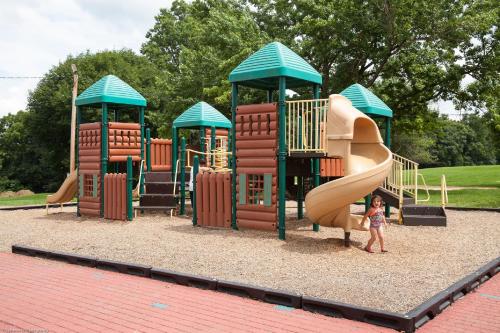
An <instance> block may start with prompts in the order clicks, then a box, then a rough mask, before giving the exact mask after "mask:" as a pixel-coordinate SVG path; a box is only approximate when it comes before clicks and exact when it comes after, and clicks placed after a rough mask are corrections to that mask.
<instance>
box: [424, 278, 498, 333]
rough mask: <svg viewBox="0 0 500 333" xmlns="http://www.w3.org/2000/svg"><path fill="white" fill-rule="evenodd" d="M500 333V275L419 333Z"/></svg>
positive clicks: (454, 305)
mask: <svg viewBox="0 0 500 333" xmlns="http://www.w3.org/2000/svg"><path fill="white" fill-rule="evenodd" d="M447 332H457V333H476V332H488V333H500V274H497V275H495V276H494V277H493V278H491V279H490V280H488V281H486V282H485V283H484V284H482V285H481V286H479V288H478V289H476V290H475V291H473V292H471V293H469V294H467V295H466V296H465V297H463V298H461V299H459V300H458V301H456V302H455V303H453V305H452V306H450V307H448V308H447V309H445V310H444V311H443V312H442V313H441V314H439V315H438V316H436V318H435V319H433V320H431V321H430V322H428V323H427V324H425V325H424V326H422V328H421V329H419V330H417V333H447Z"/></svg>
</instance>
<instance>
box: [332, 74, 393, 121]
mask: <svg viewBox="0 0 500 333" xmlns="http://www.w3.org/2000/svg"><path fill="white" fill-rule="evenodd" d="M340 94H341V95H342V96H344V97H347V98H349V99H350V100H351V102H352V105H353V106H354V107H355V108H356V109H358V110H360V111H362V112H364V113H366V114H368V115H376V116H383V117H389V118H392V110H391V109H390V108H389V107H388V106H387V104H385V103H384V102H382V100H381V99H380V98H378V97H377V96H376V95H375V94H374V93H372V92H371V91H370V90H368V89H366V88H365V87H363V86H362V85H360V84H358V83H356V84H353V85H351V86H349V87H347V88H345V89H344V90H343V91H342V92H341V93H340Z"/></svg>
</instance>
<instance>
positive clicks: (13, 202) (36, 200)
mask: <svg viewBox="0 0 500 333" xmlns="http://www.w3.org/2000/svg"><path fill="white" fill-rule="evenodd" d="M48 194H50V193H37V194H34V195H26V196H22V197H12V198H0V206H28V205H43V204H45V199H46V198H47V195H48Z"/></svg>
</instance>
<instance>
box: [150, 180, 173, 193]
mask: <svg viewBox="0 0 500 333" xmlns="http://www.w3.org/2000/svg"><path fill="white" fill-rule="evenodd" d="M145 185H146V193H148V194H169V193H173V191H174V183H173V182H148V183H145ZM178 188H179V184H177V189H178Z"/></svg>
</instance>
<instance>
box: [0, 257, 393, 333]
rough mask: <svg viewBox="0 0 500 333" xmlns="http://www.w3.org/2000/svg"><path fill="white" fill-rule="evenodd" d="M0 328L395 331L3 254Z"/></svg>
mask: <svg viewBox="0 0 500 333" xmlns="http://www.w3.org/2000/svg"><path fill="white" fill-rule="evenodd" d="M0 302H1V303H0V332H2V333H3V332H21V329H23V330H31V331H30V332H301V333H302V332H394V331H393V330H391V329H387V328H383V327H377V326H372V325H369V324H366V323H361V322H356V321H350V320H346V319H339V318H332V317H327V316H322V315H318V314H313V313H310V312H306V311H303V310H300V309H292V308H287V307H281V306H276V305H273V304H268V303H263V302H258V301H254V300H250V299H246V298H240V297H236V296H231V295H227V294H223V293H218V292H214V291H208V290H200V289H196V288H189V287H184V286H179V285H176V284H171V283H166V282H161V281H156V280H152V279H146V278H141V277H136V276H131V275H126V274H119V273H114V272H108V271H102V270H98V269H94V268H87V267H81V266H74V265H69V264H65V263H60V262H55V261H49V260H43V259H38V258H31V257H26V256H21V255H15V254H10V253H0Z"/></svg>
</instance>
